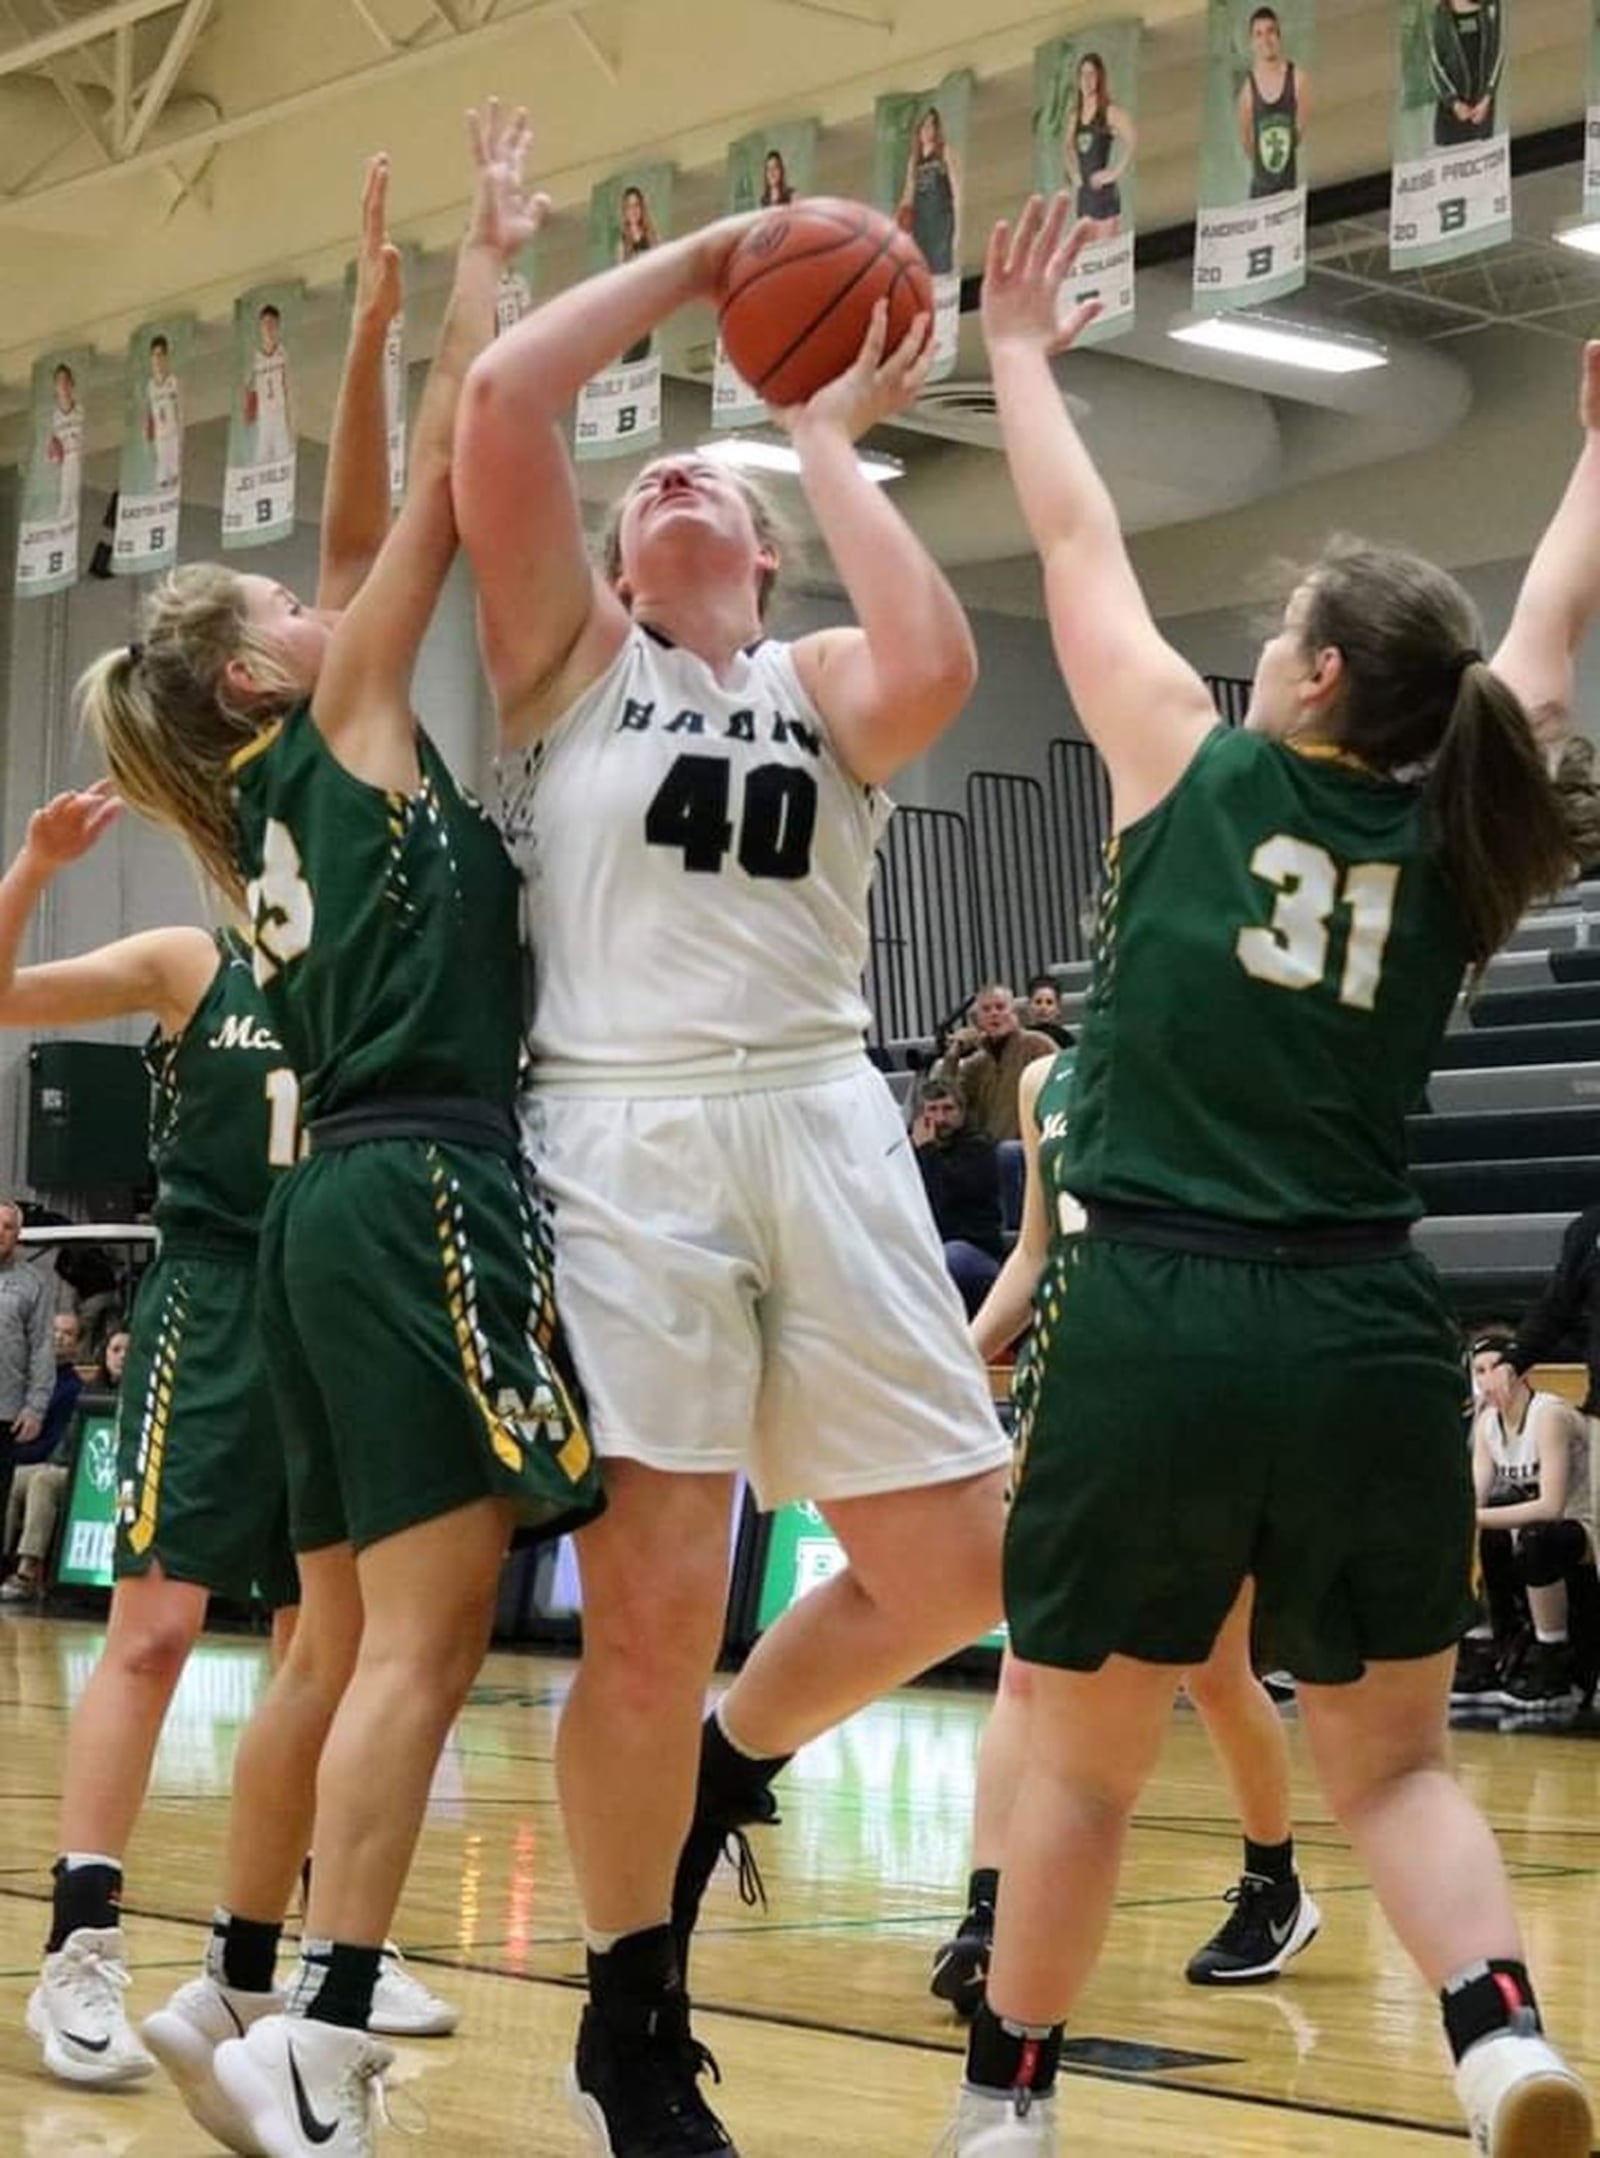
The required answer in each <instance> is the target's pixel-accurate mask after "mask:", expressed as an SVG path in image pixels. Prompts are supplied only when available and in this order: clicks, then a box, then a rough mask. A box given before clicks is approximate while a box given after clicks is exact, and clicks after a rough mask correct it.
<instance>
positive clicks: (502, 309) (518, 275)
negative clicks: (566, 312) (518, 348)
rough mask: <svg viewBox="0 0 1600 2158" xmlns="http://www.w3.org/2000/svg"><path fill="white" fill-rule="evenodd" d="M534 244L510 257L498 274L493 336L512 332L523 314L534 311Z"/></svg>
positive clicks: (529, 244) (530, 242)
mask: <svg viewBox="0 0 1600 2158" xmlns="http://www.w3.org/2000/svg"><path fill="white" fill-rule="evenodd" d="M535 252H536V248H535V243H534V242H533V241H531V240H530V241H529V243H528V245H527V246H526V247H525V248H524V249H523V250H522V252H521V254H520V255H516V256H513V258H512V259H511V261H510V262H508V263H507V264H506V266H505V268H504V269H503V270H502V271H501V272H500V283H499V286H498V287H497V289H496V291H495V296H494V334H495V335H496V337H504V336H505V334H506V332H507V330H514V329H515V328H516V326H517V324H518V323H519V322H520V321H521V320H522V318H523V316H524V315H530V314H532V312H533V295H534V292H535V291H536V290H537V287H536V285H535V282H534V255H535Z"/></svg>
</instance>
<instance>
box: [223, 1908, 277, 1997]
mask: <svg viewBox="0 0 1600 2158" xmlns="http://www.w3.org/2000/svg"><path fill="white" fill-rule="evenodd" d="M282 1937H283V1928H282V1926H281V1925H268V1924H267V1923H266V1921H265V1920H263V1919H259V1918H235V1917H234V1915H233V1913H232V1912H231V1911H222V1910H219V1911H217V1912H216V1913H215V1914H214V1915H213V1917H212V1920H211V1945H210V1947H209V1948H208V1949H207V1950H206V1975H207V1976H208V1977H209V1978H211V1979H212V1980H213V1981H214V1982H215V1983H216V1984H217V1985H219V1986H228V1987H230V1988H231V1989H232V1990H233V1991H234V1992H236V1993H270V1992H271V1991H272V1986H273V1980H274V1979H275V1978H276V1977H277V1974H278V1943H279V1941H280V1940H281V1939H282Z"/></svg>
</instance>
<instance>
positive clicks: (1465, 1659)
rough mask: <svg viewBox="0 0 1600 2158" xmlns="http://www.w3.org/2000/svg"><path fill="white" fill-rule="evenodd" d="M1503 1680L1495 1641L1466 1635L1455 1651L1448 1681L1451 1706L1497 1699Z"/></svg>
mask: <svg viewBox="0 0 1600 2158" xmlns="http://www.w3.org/2000/svg"><path fill="white" fill-rule="evenodd" d="M1502 1683H1503V1681H1502V1679H1501V1676H1500V1658H1499V1655H1498V1653H1497V1651H1496V1649H1495V1645H1494V1643H1493V1642H1492V1641H1486V1640H1484V1639H1483V1637H1482V1636H1481V1635H1475V1634H1468V1635H1467V1636H1466V1638H1465V1640H1463V1641H1462V1643H1461V1645H1460V1647H1459V1648H1458V1649H1457V1650H1456V1669H1455V1676H1454V1678H1452V1679H1451V1681H1450V1701H1451V1705H1452V1706H1453V1707H1456V1708H1470V1707H1472V1706H1473V1705H1474V1704H1475V1703H1477V1702H1484V1703H1493V1702H1498V1701H1499V1699H1500V1689H1501V1685H1502Z"/></svg>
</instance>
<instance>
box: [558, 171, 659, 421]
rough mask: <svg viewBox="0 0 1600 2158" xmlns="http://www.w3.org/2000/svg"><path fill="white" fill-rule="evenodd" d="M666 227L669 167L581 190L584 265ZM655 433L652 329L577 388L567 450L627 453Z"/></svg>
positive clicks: (648, 243)
mask: <svg viewBox="0 0 1600 2158" xmlns="http://www.w3.org/2000/svg"><path fill="white" fill-rule="evenodd" d="M671 230H672V167H671V166H670V165H639V166H635V167H633V168H632V169H631V170H629V171H627V172H618V173H613V174H612V176H611V178H610V179H609V180H602V181H601V183H600V185H599V186H598V187H597V188H596V189H595V190H594V193H593V194H592V195H591V196H590V197H589V267H590V269H591V270H606V269H610V267H611V266H612V264H613V263H618V262H631V261H632V260H633V258H634V256H635V255H643V254H646V253H648V252H649V250H650V249H651V248H652V247H657V246H659V245H660V243H661V242H662V241H663V240H664V239H666V238H667V237H668V235H669V234H670V232H671ZM660 440H661V355H660V353H659V352H658V351H657V350H656V341H655V338H654V337H653V336H650V337H641V338H640V339H639V342H638V343H637V344H636V345H630V346H629V348H628V350H627V351H626V352H622V353H619V354H618V355H617V358H616V360H615V361H614V362H613V364H612V365H611V366H610V367H608V368H606V369H604V370H603V372H602V373H600V374H598V375H592V376H591V377H590V379H589V380H588V381H587V382H586V383H585V384H584V385H583V388H582V389H581V390H580V391H579V392H578V418H577V431H576V436H575V439H574V443H573V452H574V455H575V456H577V457H579V458H590V457H631V456H633V455H634V454H635V453H636V452H637V451H639V450H648V449H653V448H654V447H655V445H656V444H657V443H658V442H659V441H660Z"/></svg>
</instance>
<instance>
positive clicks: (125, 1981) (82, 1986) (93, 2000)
mask: <svg viewBox="0 0 1600 2158" xmlns="http://www.w3.org/2000/svg"><path fill="white" fill-rule="evenodd" d="M67 1984H68V1987H69V1989H70V1990H71V1992H72V1994H73V1996H74V1998H75V1999H77V2000H80V2001H82V2002H84V2003H85V2005H86V2006H89V2007H92V2008H103V2007H104V2006H105V2005H106V2004H105V2002H104V2000H103V1999H102V1998H101V1997H100V1994H99V1992H98V1990H97V1989H98V1988H100V1987H103V1986H114V1987H116V1988H117V1989H118V1990H119V1991H121V1992H123V1993H126V1992H127V1990H128V1988H129V1987H130V1986H131V1985H132V1984H133V1978H132V1975H131V1974H130V1972H129V1970H128V1966H127V1965H126V1964H125V1963H119V1962H118V1961H117V1959H116V1957H115V1956H102V1955H101V1954H100V1953H99V1952H98V1950H96V1949H93V1948H80V1949H77V1950H75V1951H74V1954H73V1964H72V1969H71V1972H70V1975H69V1976H68V1979H67ZM112 2005H113V2006H115V2005H116V2004H115V2003H113V2004H112Z"/></svg>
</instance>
